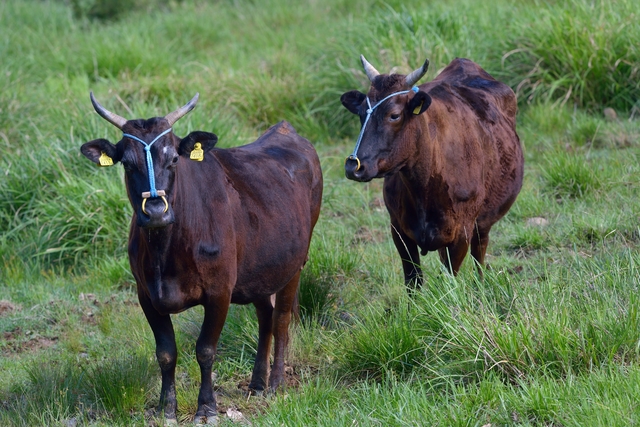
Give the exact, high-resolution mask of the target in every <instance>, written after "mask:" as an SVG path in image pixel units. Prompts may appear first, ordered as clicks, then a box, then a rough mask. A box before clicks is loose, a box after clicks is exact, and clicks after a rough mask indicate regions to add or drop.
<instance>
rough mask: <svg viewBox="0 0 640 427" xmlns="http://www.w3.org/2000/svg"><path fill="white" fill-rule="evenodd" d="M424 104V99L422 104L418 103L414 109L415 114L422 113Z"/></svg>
mask: <svg viewBox="0 0 640 427" xmlns="http://www.w3.org/2000/svg"><path fill="white" fill-rule="evenodd" d="M422 104H424V101H422V102H421V103H420V105H418V106H417V107H416V108H415V109H414V110H413V114H416V115H418V114H420V109H421V108H422Z"/></svg>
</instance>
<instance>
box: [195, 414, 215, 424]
mask: <svg viewBox="0 0 640 427" xmlns="http://www.w3.org/2000/svg"><path fill="white" fill-rule="evenodd" d="M193 425H194V426H217V425H218V416H217V415H210V416H208V417H204V416H196V419H195V420H193Z"/></svg>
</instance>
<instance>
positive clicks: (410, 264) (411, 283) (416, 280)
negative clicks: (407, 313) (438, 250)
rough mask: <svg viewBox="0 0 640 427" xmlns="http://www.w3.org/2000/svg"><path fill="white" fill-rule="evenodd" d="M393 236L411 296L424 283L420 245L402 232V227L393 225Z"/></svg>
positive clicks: (405, 282)
mask: <svg viewBox="0 0 640 427" xmlns="http://www.w3.org/2000/svg"><path fill="white" fill-rule="evenodd" d="M391 236H393V243H394V244H395V246H396V250H397V251H398V254H399V255H400V259H401V260H402V271H403V272H404V284H405V286H406V287H407V291H408V292H409V293H410V294H411V293H413V292H414V291H415V290H416V289H420V288H421V287H422V283H423V278H422V269H421V268H420V253H419V252H418V245H417V244H416V242H414V241H413V239H411V238H410V237H409V236H407V235H406V234H404V233H403V232H402V231H401V230H400V227H397V226H395V225H394V224H391Z"/></svg>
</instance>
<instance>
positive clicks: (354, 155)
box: [347, 86, 420, 170]
mask: <svg viewBox="0 0 640 427" xmlns="http://www.w3.org/2000/svg"><path fill="white" fill-rule="evenodd" d="M419 90H420V89H418V87H417V86H414V87H412V88H411V89H409V90H401V91H399V92H394V93H392V94H391V95H387V96H386V97H384V98H383V99H382V100H381V101H379V102H378V103H377V104H376V105H374V106H373V107H372V106H371V101H369V97H368V96H367V97H366V99H367V105H368V106H369V108H368V109H367V117H365V119H364V123H363V124H362V128H361V129H360V135H358V140H357V141H356V146H355V148H354V149H353V153H351V155H350V156H349V157H347V160H355V161H357V162H358V167H357V168H356V170H358V169H360V159H358V149H359V148H360V143H361V142H362V136H363V135H364V131H365V129H366V128H367V123H369V118H370V117H371V114H373V112H374V111H375V109H376V108H378V107H379V106H380V105H381V104H382V103H383V102H384V101H386V100H387V99H389V98H393V97H394V96H397V95H404V94H405V93H409V92H414V93H418V91H419Z"/></svg>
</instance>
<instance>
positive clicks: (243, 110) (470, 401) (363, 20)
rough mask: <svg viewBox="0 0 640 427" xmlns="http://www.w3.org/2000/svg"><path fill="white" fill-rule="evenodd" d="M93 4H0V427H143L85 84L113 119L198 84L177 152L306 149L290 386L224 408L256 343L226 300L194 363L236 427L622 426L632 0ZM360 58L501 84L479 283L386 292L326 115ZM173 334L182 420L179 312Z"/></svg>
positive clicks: (144, 408) (344, 119) (376, 213)
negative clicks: (211, 363) (312, 210)
mask: <svg viewBox="0 0 640 427" xmlns="http://www.w3.org/2000/svg"><path fill="white" fill-rule="evenodd" d="M107 3H109V2H104V1H102V0H90V1H84V0H82V1H80V0H71V1H69V2H65V1H62V0H59V1H56V0H51V1H35V0H33V1H32V0H29V1H22V2H19V1H6V2H1V3H0V55H2V58H3V60H2V61H1V62H0V87H2V90H1V91H0V331H2V334H0V353H1V356H0V371H2V372H3V379H4V381H3V382H2V383H1V384H0V425H2V426H5V425H6V426H26V425H65V426H69V425H87V426H107V425H123V426H124V425H131V426H133V425H136V426H137V425H153V424H157V423H159V420H158V419H156V416H155V413H154V411H153V405H154V404H155V402H157V401H158V396H159V382H160V380H159V370H158V368H157V365H156V362H155V360H154V343H153V337H152V334H151V330H150V328H149V327H148V325H147V323H146V320H145V318H144V315H143V314H142V311H141V310H140V308H139V307H138V306H137V302H136V296H135V293H134V289H135V285H134V281H133V278H132V277H131V273H130V272H129V267H128V260H127V257H126V244H127V231H128V227H129V224H128V221H129V219H130V215H131V211H130V209H131V208H130V206H129V203H128V201H127V196H126V193H125V189H124V184H123V182H122V181H123V180H122V170H121V169H119V167H114V168H107V169H98V168H96V167H95V166H94V165H92V164H90V162H87V161H86V160H85V159H83V158H82V156H81V155H80V153H79V147H80V145H81V144H82V143H84V142H86V141H89V140H91V139H96V138H108V139H110V140H111V141H112V142H117V141H118V140H119V138H120V135H119V134H118V133H117V132H116V130H115V129H114V128H113V126H110V125H109V124H107V123H106V122H105V121H104V120H102V119H101V118H99V117H97V115H96V114H94V113H93V111H92V108H91V105H90V102H89V98H88V93H89V91H93V92H94V94H95V95H96V96H97V98H98V99H100V101H101V103H103V105H105V106H106V108H108V109H109V110H112V111H114V112H117V113H118V114H120V115H123V116H125V117H128V118H140V117H145V118H147V117H152V116H159V115H164V114H166V113H167V112H169V111H172V110H174V109H175V108H176V107H178V106H180V105H182V104H184V102H186V101H187V100H188V99H190V98H191V97H192V96H193V94H194V93H195V92H199V93H200V101H199V104H198V107H197V108H196V109H195V110H194V111H193V112H191V113H190V114H189V115H188V116H186V117H185V118H184V119H182V120H181V121H180V122H179V123H177V124H176V126H175V131H176V133H177V134H178V135H185V134H187V133H188V132H190V131H192V130H196V129H201V130H205V131H212V132H215V133H216V134H218V136H219V137H220V142H219V146H221V147H231V146H236V145H240V144H244V143H247V142H250V141H253V140H254V139H255V138H256V137H257V136H258V135H259V134H260V133H261V132H262V131H264V130H265V129H266V128H268V127H269V126H271V125H273V124H275V123H277V122H278V121H280V120H284V119H286V120H288V121H290V122H291V123H292V124H293V126H294V127H295V128H296V129H297V130H298V132H299V133H300V134H301V135H303V136H305V137H307V138H308V139H310V140H311V141H312V142H313V143H314V144H315V146H316V149H317V150H318V152H319V155H320V158H321V162H322V167H323V172H324V177H325V191H324V198H323V208H322V213H321V217H320V220H319V222H318V225H317V227H316V230H315V233H314V239H313V241H312V246H311V250H310V253H309V261H308V262H307V265H306V267H305V269H304V270H303V273H302V279H301V290H300V306H301V307H300V308H301V322H300V323H298V324H296V325H295V327H294V328H293V329H292V337H291V341H292V342H291V347H290V354H289V355H288V360H287V366H288V371H287V382H288V384H290V387H288V388H287V389H286V390H285V391H284V392H282V393H278V394H276V395H274V396H269V397H266V398H265V397H259V398H257V397H250V398H247V396H246V395H245V394H243V387H245V386H246V384H247V381H248V378H249V377H250V375H251V367H252V363H253V358H254V356H255V348H256V342H257V325H256V320H255V315H254V310H253V308H252V307H250V306H248V307H235V306H234V307H232V309H231V310H230V313H229V317H228V320H227V323H226V325H225V328H224V330H223V333H222V337H221V341H220V345H219V353H218V362H217V364H216V387H217V393H218V398H219V403H220V410H221V411H222V412H225V413H226V410H227V409H237V410H240V411H241V412H242V413H243V414H244V416H245V417H246V418H247V419H248V420H249V421H250V422H251V424H252V425H254V426H260V425H291V426H294V425H295V426H297V425H329V424H330V425H332V426H334V425H345V426H346V425H354V424H358V425H390V426H395V425H397V426H406V425H452V426H457V425H464V426H467V425H487V424H491V425H523V426H528V425H530V426H533V425H566V426H570V425H575V426H588V425H593V426H599V425H625V426H626V425H634V423H636V424H637V422H638V420H640V412H639V409H638V408H639V407H638V405H637V402H638V401H640V389H639V388H638V384H640V381H639V380H640V371H639V370H638V369H637V366H638V362H639V361H640V355H639V354H638V352H639V349H640V345H639V344H638V343H639V342H640V330H639V329H638V328H639V326H638V324H639V322H638V320H639V319H638V316H639V315H638V297H637V293H638V287H639V280H640V279H639V277H640V276H639V275H638V264H639V262H640V257H639V256H638V245H639V244H640V228H639V227H638V212H640V202H638V201H639V200H640V194H638V193H639V189H640V185H638V184H639V182H638V176H640V167H639V166H638V165H639V164H640V162H639V156H640V127H639V126H638V114H639V110H638V109H639V108H640V106H639V105H638V99H639V98H640V86H638V84H639V83H638V82H639V81H640V79H638V70H639V69H640V58H639V56H640V53H639V50H638V46H637V43H635V44H634V41H635V40H638V39H639V38H640V37H639V36H640V25H639V24H638V19H637V13H638V12H637V11H636V9H637V7H636V5H635V3H634V2H633V1H632V0H621V1H616V2H601V1H590V0H562V1H555V2H539V1H534V2H531V1H518V0H494V1H492V2H489V3H486V2H484V3H481V2H472V1H468V0H456V1H454V2H450V3H446V2H444V3H443V2H426V3H425V2H418V1H403V2H399V1H395V0H390V1H386V2H380V1H377V0H373V1H369V0H356V1H345V0H327V1H325V2H316V1H306V0H303V1H300V2H297V3H291V2H285V1H283V0H266V1H264V2H252V1H245V0H238V1H219V2H209V3H207V2H199V1H191V0H183V1H180V2H164V1H159V0H158V1H155V0H126V1H124V0H122V1H120V2H111V3H109V4H107ZM123 4H126V5H130V6H131V7H124V6H119V7H116V8H113V6H114V5H123ZM106 6H109V7H112V8H111V9H109V10H107V9H104V8H103V7H106ZM100 8H103V9H100ZM100 10H102V11H103V12H100ZM361 53H362V54H364V55H365V56H366V57H367V59H368V60H369V61H370V62H371V63H373V64H374V65H375V66H376V67H377V68H378V69H379V70H380V71H381V72H389V71H392V72H399V73H406V72H409V71H411V70H412V69H414V68H416V67H417V66H418V65H419V64H421V63H422V62H423V61H424V59H425V58H429V59H430V61H431V68H430V70H429V72H428V74H427V77H426V79H432V78H433V77H435V76H436V75H437V73H438V71H439V70H441V69H442V68H443V67H444V66H446V64H448V63H449V61H450V60H451V59H453V58H454V57H456V56H458V57H469V58H471V59H473V60H475V61H476V62H478V63H480V64H481V65H482V66H483V67H484V68H485V69H486V70H487V71H489V72H490V73H491V74H493V75H494V76H495V77H497V78H499V79H501V80H503V81H505V82H507V83H508V84H509V85H511V87H512V88H513V89H514V90H515V91H516V92H517V94H518V96H519V105H520V112H519V116H518V132H519V134H520V137H521V140H522V142H523V145H524V147H525V157H526V166H525V182H524V186H523V190H522V192H521V194H520V196H519V198H518V200H517V201H516V203H515V205H514V206H513V207H512V209H511V210H510V212H509V214H508V215H507V216H506V217H505V218H504V219H503V220H501V221H500V222H499V223H498V224H497V225H496V226H495V227H494V229H493V230H492V234H491V239H492V241H491V243H490V245H489V251H488V256H487V261H488V264H489V265H490V268H489V269H487V270H486V271H485V273H484V278H483V279H481V278H480V277H479V276H478V275H477V273H476V271H475V266H474V265H473V263H472V262H471V261H470V260H469V261H467V262H466V263H465V264H464V265H463V268H462V270H461V273H460V275H459V276H458V277H456V278H453V277H451V276H450V275H449V274H448V273H447V272H445V271H442V268H441V266H440V262H439V261H438V257H437V256H433V254H431V255H428V256H425V257H422V259H421V263H422V266H423V269H424V271H425V276H426V280H425V285H424V287H423V289H421V290H420V291H419V292H418V293H417V294H416V295H415V296H414V298H408V297H407V296H406V292H405V290H404V286H403V284H402V274H401V266H400V260H399V259H398V256H397V254H396V251H395V248H394V246H393V243H392V241H391V235H390V231H389V225H388V214H387V212H386V209H385V207H384V203H383V201H382V198H381V195H382V182H381V181H380V180H374V181H372V182H370V183H366V184H362V183H355V182H349V181H347V180H346V179H345V178H344V172H343V162H344V157H345V156H346V155H347V154H348V153H349V152H350V151H351V149H352V148H353V143H354V141H355V137H356V136H357V132H358V130H359V127H358V121H357V120H356V119H354V118H353V116H352V115H351V114H349V113H348V112H346V110H344V109H343V108H342V107H341V105H340V102H339V97H340V95H341V94H342V93H343V92H345V91H348V90H352V89H358V90H363V91H364V90H366V89H367V87H368V85H369V82H368V80H367V78H366V76H365V75H364V73H363V72H362V70H361V67H360V64H359V59H358V58H359V55H360V54H361ZM606 107H608V108H613V109H614V111H613V114H612V113H611V111H609V112H608V115H607V116H606V117H604V116H603V110H604V108H606ZM173 321H174V325H175V329H176V336H177V340H178V346H179V361H178V380H177V393H178V399H179V402H180V403H179V405H180V406H179V408H178V411H179V419H180V421H181V423H188V422H190V421H191V420H190V416H191V415H192V414H193V412H194V411H195V406H194V405H195V402H196V401H197V393H198V383H199V369H198V364H197V361H196V359H195V354H194V343H195V339H196V337H197V335H198V333H199V328H200V324H201V322H202V310H201V309H200V308H194V309H191V310H188V311H187V312H185V313H181V314H179V315H175V316H173ZM221 419H222V420H223V421H222V423H226V422H227V421H228V420H227V419H226V418H225V416H224V414H221ZM228 422H229V423H231V421H228Z"/></svg>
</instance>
